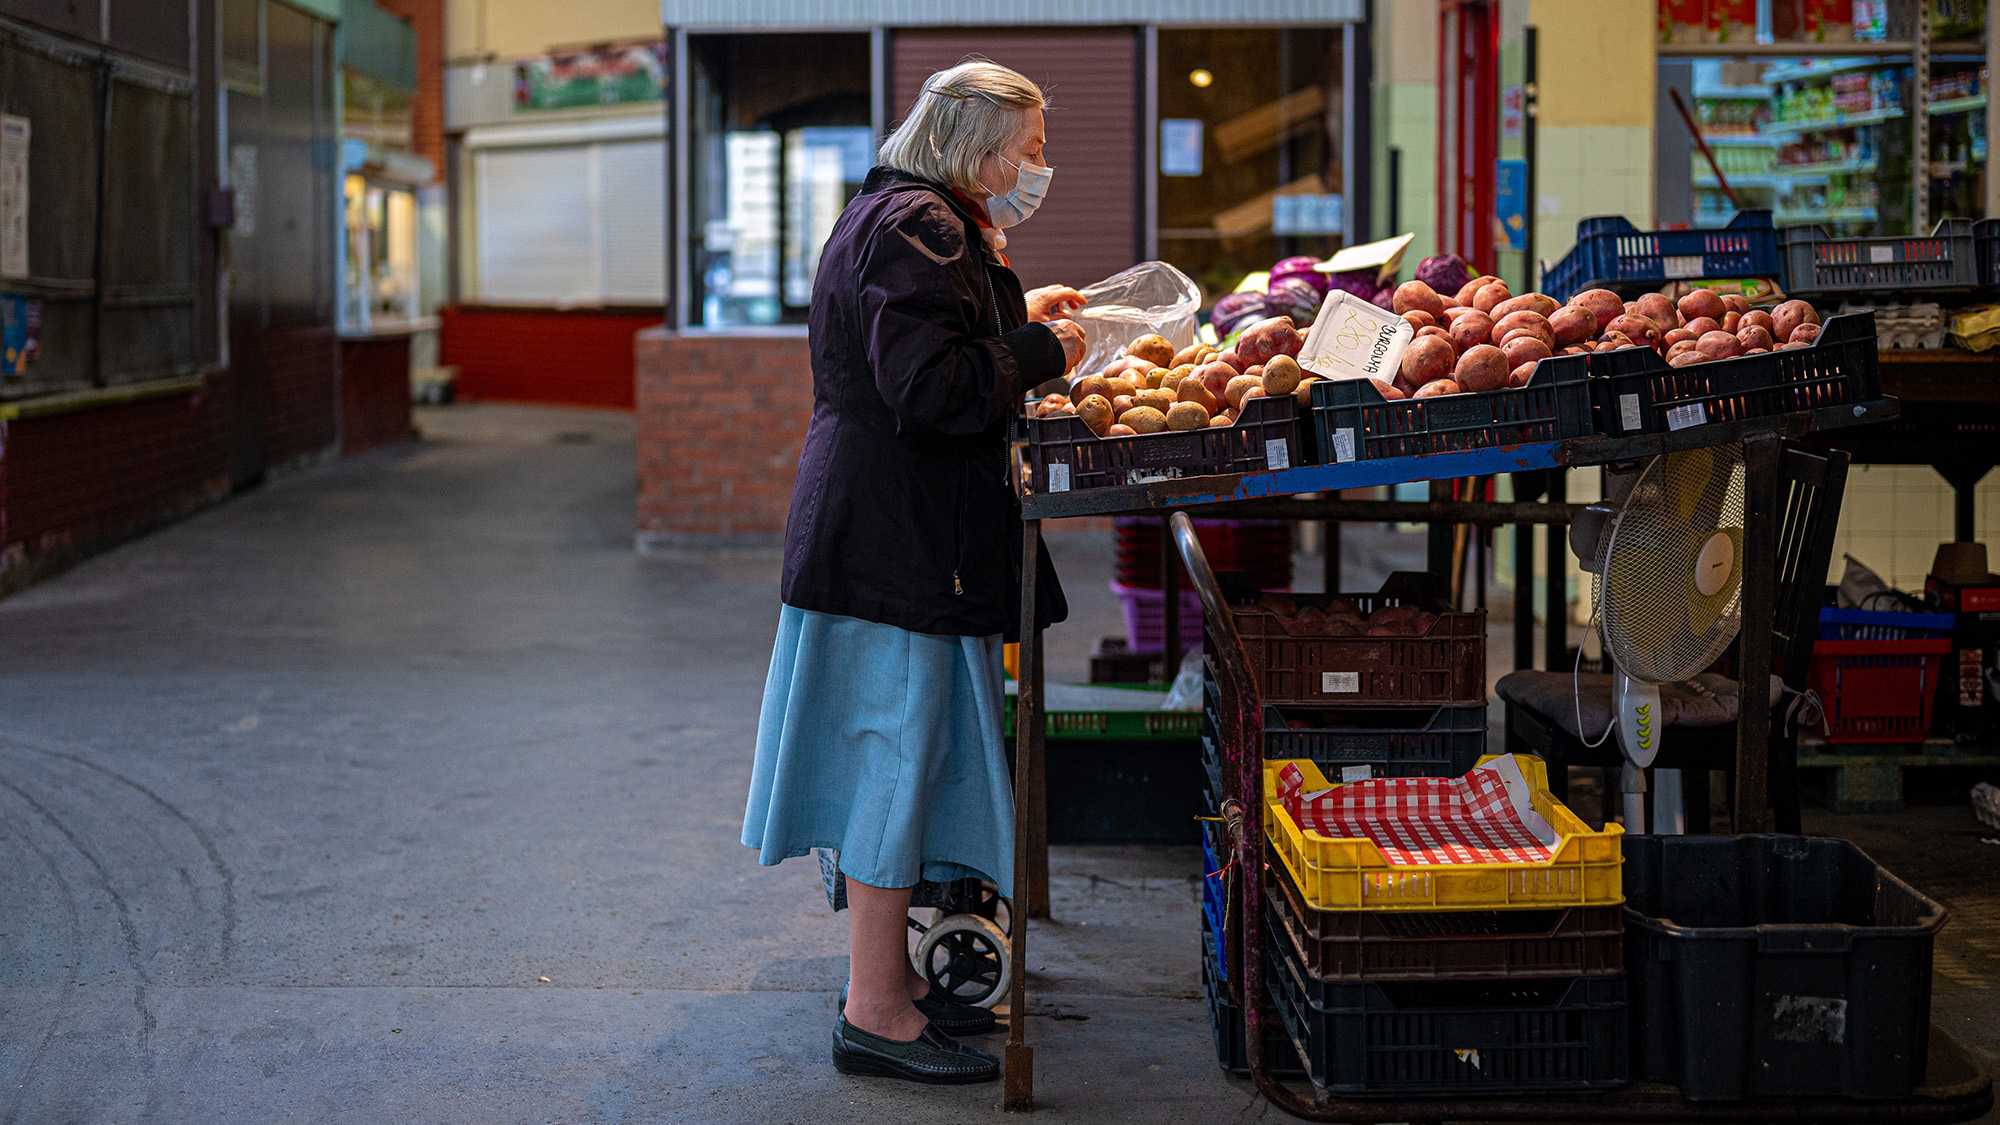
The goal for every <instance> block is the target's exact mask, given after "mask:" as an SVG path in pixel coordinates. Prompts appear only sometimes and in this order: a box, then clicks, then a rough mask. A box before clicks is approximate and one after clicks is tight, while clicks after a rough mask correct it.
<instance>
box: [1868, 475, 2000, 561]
mask: <svg viewBox="0 0 2000 1125" xmlns="http://www.w3.org/2000/svg"><path fill="white" fill-rule="evenodd" d="M1977 495H1978V499H1977V501H1976V503H1975V505H1974V509H1973V528H1974V535H1975V536H1976V537H1977V538H1978V540H1979V541H1980V542H1983V543H1985V544H1986V545H1987V552H1988V555H1989V557H1990V559H1991V561H1990V562H1989V563H1988V565H1990V566H2000V473H1988V474H1987V476H1986V479H1985V480H1983V481H1981V482H1980V483H1979V490H1978V494H1977ZM1952 511H1953V507H1952V490H1951V488H1950V486H1949V485H1947V484H1945V483H1944V480H1943V478H1941V477H1939V476H1938V475H1937V473H1935V472H1933V471H1932V470H1931V469H1930V468H1928V467H1926V466H1923V465H1855V466H1854V467H1852V468H1850V469H1849V470H1848V471H1847V495H1846V497H1845V498H1844V499H1843V500H1842V502H1841V505H1840V531H1839V532H1838V534H1837V536H1836V538H1835V539H1834V544H1833V563H1832V567H1831V569H1830V572H1829V574H1828V581H1834V580H1837V579H1838V578H1839V577H1840V571H1841V568H1842V566H1843V565H1844V560H1843V559H1842V557H1841V556H1843V555H1847V554H1851V555H1853V556H1854V557H1855V558H1856V559H1858V560H1860V561H1861V562H1862V563H1865V564H1866V565H1867V566H1868V567H1869V569H1871V570H1873V571H1874V572H1875V573H1877V574H1879V575H1881V576H1882V579H1883V580H1884V581H1886V582H1888V583H1889V584H1890V585H1892V586H1896V587H1900V588H1901V589H1905V590H1912V591H1914V590H1921V589H1923V588H1924V575H1926V574H1928V573H1929V572H1930V569H1931V556H1932V555H1934V554H1935V553H1936V552H1937V545H1938V544H1939V543H1943V542H1946V541H1948V540H1949V539H1951V537H1952Z"/></svg>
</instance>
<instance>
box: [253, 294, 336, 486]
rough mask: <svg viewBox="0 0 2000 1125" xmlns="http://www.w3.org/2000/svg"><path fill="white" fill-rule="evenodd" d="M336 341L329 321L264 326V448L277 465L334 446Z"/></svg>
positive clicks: (314, 455) (304, 459) (278, 467)
mask: <svg viewBox="0 0 2000 1125" xmlns="http://www.w3.org/2000/svg"><path fill="white" fill-rule="evenodd" d="M336 344H337V341H336V340H335V338H334V333H333V328H332V327H331V326H330V325H323V324H302V325H295V326H291V327H281V326H278V325H272V326H271V327H270V328H269V329H268V330H266V331H265V333H264V357H263V358H264V371H265V373H266V374H265V378H266V380H267V382H266V384H265V392H264V394H265V399H264V450H265V457H266V459H267V461H268V463H269V465H270V467H271V468H272V469H274V470H281V469H286V468H289V467H292V466H294V465H297V464H300V463H302V462H309V461H313V460H316V459H317V458H319V457H321V456H324V455H326V454H327V453H328V452H329V451H330V450H331V449H332V447H333V441H334V436H335V427H336V424H337V417H336V411H337V410H338V403H337V402H336V400H335V393H336V391H335V385H336V383H337V382H338V378H337V375H336V372H337V367H336V365H337V364H338V362H339V353H338V352H337V350H336Z"/></svg>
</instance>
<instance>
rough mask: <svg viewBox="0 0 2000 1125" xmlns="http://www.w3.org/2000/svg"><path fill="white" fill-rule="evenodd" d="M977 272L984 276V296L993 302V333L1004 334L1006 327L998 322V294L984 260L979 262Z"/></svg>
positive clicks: (996, 334)
mask: <svg viewBox="0 0 2000 1125" xmlns="http://www.w3.org/2000/svg"><path fill="white" fill-rule="evenodd" d="M979 272H980V274H981V275H983V276H984V277H985V278H986V297H987V299H988V300H990V301H992V302H993V334H994V335H995V336H1005V335H1006V334H1007V329H1006V328H1005V327H1004V326H1003V325H1002V324H1001V323H1000V294H998V293H996V292H994V291H993V274H992V272H991V271H989V270H988V269H987V268H986V263H984V262H981V263H980V264H979Z"/></svg>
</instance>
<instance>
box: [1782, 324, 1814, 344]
mask: <svg viewBox="0 0 2000 1125" xmlns="http://www.w3.org/2000/svg"><path fill="white" fill-rule="evenodd" d="M1785 343H1787V344H1807V345H1811V344H1817V343H1819V325H1817V324H1801V325H1799V326H1798V327H1797V328H1794V329H1792V335H1791V337H1790V338H1789V339H1787V340H1786V341H1785Z"/></svg>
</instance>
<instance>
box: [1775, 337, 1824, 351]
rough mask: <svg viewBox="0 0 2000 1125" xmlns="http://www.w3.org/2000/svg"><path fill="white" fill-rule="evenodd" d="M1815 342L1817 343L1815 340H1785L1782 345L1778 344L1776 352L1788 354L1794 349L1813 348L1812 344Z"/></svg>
mask: <svg viewBox="0 0 2000 1125" xmlns="http://www.w3.org/2000/svg"><path fill="white" fill-rule="evenodd" d="M1817 342H1818V341H1815V340H1787V341H1785V342H1784V343H1782V344H1779V345H1778V347H1777V350H1778V351H1781V352H1788V351H1792V350H1793V349H1796V348H1810V347H1812V346H1813V344H1815V343H1817Z"/></svg>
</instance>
